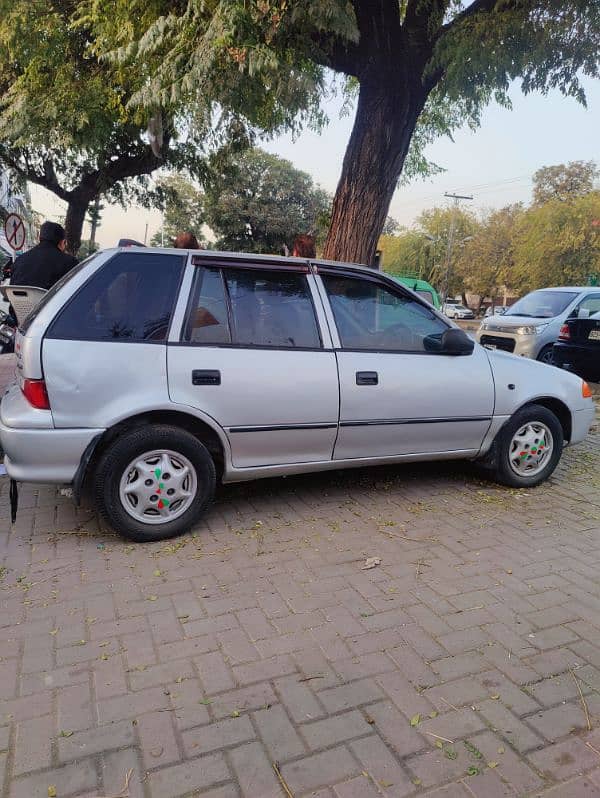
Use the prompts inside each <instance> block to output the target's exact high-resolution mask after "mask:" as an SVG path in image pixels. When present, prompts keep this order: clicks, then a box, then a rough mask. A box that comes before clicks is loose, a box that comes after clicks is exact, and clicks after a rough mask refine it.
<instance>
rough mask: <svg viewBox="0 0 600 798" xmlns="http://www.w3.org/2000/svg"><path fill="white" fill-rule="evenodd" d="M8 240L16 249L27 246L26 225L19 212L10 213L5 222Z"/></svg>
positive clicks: (5, 232)
mask: <svg viewBox="0 0 600 798" xmlns="http://www.w3.org/2000/svg"><path fill="white" fill-rule="evenodd" d="M4 234H5V235H6V240H7V241H8V243H9V244H10V246H11V247H12V248H13V249H14V250H19V249H23V247H24V246H25V225H24V223H23V219H21V217H20V216H19V215H18V214H17V213H9V214H8V216H7V217H6V221H5V222H4Z"/></svg>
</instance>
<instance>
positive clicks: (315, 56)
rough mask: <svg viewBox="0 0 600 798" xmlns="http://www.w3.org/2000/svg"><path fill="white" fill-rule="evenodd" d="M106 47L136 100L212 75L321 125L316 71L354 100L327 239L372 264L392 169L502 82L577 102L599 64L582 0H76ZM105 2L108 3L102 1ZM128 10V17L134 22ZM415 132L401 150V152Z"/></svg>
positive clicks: (248, 99)
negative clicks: (133, 80)
mask: <svg viewBox="0 0 600 798" xmlns="http://www.w3.org/2000/svg"><path fill="white" fill-rule="evenodd" d="M86 4H87V6H88V7H89V8H90V9H91V11H90V14H91V15H92V16H93V17H94V18H95V20H96V25H97V28H98V27H99V29H100V33H101V35H100V36H99V39H100V41H101V46H102V47H103V48H104V50H105V51H108V50H111V49H112V50H115V48H116V49H117V57H118V58H119V59H120V63H121V64H125V63H132V62H133V63H136V64H138V69H139V70H140V71H141V72H142V74H144V76H145V77H146V80H145V81H144V83H143V85H142V86H140V88H139V90H138V92H137V93H136V94H135V95H134V98H133V101H134V102H140V103H141V104H142V105H144V106H145V107H150V108H151V107H153V106H154V105H156V103H162V102H164V101H166V100H169V101H172V100H173V99H174V98H176V97H180V96H185V97H186V98H188V99H192V100H193V101H195V102H202V98H203V97H204V96H206V93H207V92H210V91H212V89H213V88H214V87H215V86H216V87H217V88H218V92H219V93H220V94H221V96H222V98H224V99H225V100H226V104H229V105H230V106H233V107H237V108H238V109H243V111H244V113H245V114H246V116H247V119H248V120H249V122H250V123H251V124H252V125H255V126H257V127H258V128H261V129H266V128H269V129H275V128H277V127H279V128H281V127H288V128H292V129H297V128H298V126H299V125H302V124H305V123H309V124H317V125H318V124H320V123H321V122H322V121H323V118H322V115H321V113H320V111H319V102H320V98H321V97H322V95H323V92H324V91H325V90H326V89H327V75H328V74H329V73H328V72H327V70H332V71H333V72H334V73H336V74H337V75H339V76H340V78H341V85H342V87H343V89H344V90H349V91H352V92H354V93H355V96H356V97H357V109H356V118H355V123H354V128H353V131H352V134H351V138H350V141H349V144H348V149H347V151H346V157H345V159H344V163H343V167H342V174H341V177H340V182H339V184H338V189H337V192H336V196H335V200H334V205H333V212H332V221H331V227H330V230H329V235H328V239H327V242H326V246H325V254H326V256H328V257H332V258H338V259H349V260H359V261H367V262H370V261H371V260H372V258H373V255H374V252H375V247H376V245H377V240H378V238H379V235H380V233H381V231H382V229H383V225H384V223H385V219H386V214H387V210H388V207H389V202H390V200H391V197H392V195H393V192H394V190H395V188H396V185H397V183H398V180H399V178H400V176H401V174H402V172H403V169H404V168H405V165H407V166H406V168H407V169H408V172H409V173H410V172H412V171H414V170H417V171H419V170H423V169H424V168H427V164H426V161H425V159H424V156H423V147H424V146H425V145H426V144H427V143H428V142H429V141H430V140H431V139H432V137H434V136H437V135H439V134H444V133H447V134H450V133H451V132H452V130H453V129H455V128H456V127H457V126H459V125H462V124H464V123H465V122H466V123H468V124H469V125H471V126H473V127H476V126H477V125H478V124H479V121H480V115H481V111H482V109H483V107H484V106H485V105H486V104H487V103H488V102H489V101H490V100H495V101H497V102H499V103H502V104H504V105H506V106H509V105H510V99H509V94H508V89H509V86H510V84H511V81H513V80H515V79H519V80H520V81H521V86H522V89H523V91H524V92H526V93H527V92H531V91H541V92H544V93H545V92H547V91H549V90H550V89H558V90H560V91H562V92H563V93H564V94H565V95H568V96H571V97H574V98H575V99H577V100H579V101H580V102H584V101H585V96H584V92H583V88H582V85H581V82H580V75H581V74H585V75H588V76H597V75H598V70H599V53H600V5H599V4H598V3H590V2H589V1H588V0H532V1H531V2H508V1H507V0H471V2H468V3H467V2H463V0H404V1H403V2H400V3H399V2H398V0H318V1H315V0H296V2H294V3H290V2H288V0H250V2H248V1H247V0H206V1H205V2H202V3H199V2H197V0H153V2H152V3H147V2H145V0H131V2H125V0H120V2H118V3H115V2H114V0H87V3H86ZM109 9H110V14H109V13H107V12H108V10H109ZM131 16H133V17H135V19H136V20H138V19H139V24H138V23H137V22H136V23H135V24H134V23H132V22H131ZM411 143H412V147H413V150H412V157H411V155H410V154H409V152H410V148H411Z"/></svg>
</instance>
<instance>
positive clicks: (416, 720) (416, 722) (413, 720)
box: [410, 712, 421, 726]
mask: <svg viewBox="0 0 600 798" xmlns="http://www.w3.org/2000/svg"><path fill="white" fill-rule="evenodd" d="M420 721H421V714H420V713H419V712H417V714H416V715H413V716H412V718H411V719H410V725H411V726H418V725H419V723H420Z"/></svg>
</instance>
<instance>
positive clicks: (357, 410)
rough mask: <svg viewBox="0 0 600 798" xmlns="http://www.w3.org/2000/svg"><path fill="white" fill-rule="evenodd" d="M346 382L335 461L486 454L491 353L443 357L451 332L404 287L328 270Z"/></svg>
mask: <svg viewBox="0 0 600 798" xmlns="http://www.w3.org/2000/svg"><path fill="white" fill-rule="evenodd" d="M319 272H320V275H321V276H320V279H321V280H322V285H323V288H324V291H325V293H326V298H327V299H328V302H329V305H328V313H331V324H332V326H333V325H334V329H335V331H336V333H337V336H338V340H335V338H334V345H335V346H336V357H337V361H338V369H339V375H340V429H339V433H338V438H337V442H336V446H335V451H334V459H336V460H344V459H349V458H357V457H389V456H394V455H409V454H435V453H440V454H442V453H449V452H454V453H456V452H464V453H465V454H469V453H474V452H476V451H477V450H478V449H479V448H480V446H481V443H482V440H483V438H484V436H485V434H486V432H487V430H488V428H489V426H490V422H491V417H492V414H493V410H494V384H493V378H492V373H491V368H490V364H489V360H488V357H487V354H486V352H485V350H484V349H483V348H482V347H480V346H477V345H476V346H475V348H474V350H473V353H472V354H470V355H466V356H448V355H442V354H439V353H436V352H435V349H436V348H439V345H440V339H441V336H442V333H443V332H444V331H445V330H446V329H448V327H449V326H450V325H448V324H447V323H446V322H445V321H444V320H443V319H441V318H440V316H439V315H438V314H436V313H435V312H434V311H433V309H431V308H430V307H428V306H426V305H425V304H424V303H422V302H420V301H419V300H417V299H416V298H414V297H413V296H412V295H410V294H409V293H408V292H406V291H404V290H403V289H402V288H401V287H399V286H394V285H393V284H390V282H388V281H384V280H382V279H381V278H378V277H376V276H373V277H370V276H365V275H364V273H360V274H358V273H356V272H355V273H352V272H349V273H340V272H339V271H338V270H336V271H333V270H332V271H327V270H322V269H319Z"/></svg>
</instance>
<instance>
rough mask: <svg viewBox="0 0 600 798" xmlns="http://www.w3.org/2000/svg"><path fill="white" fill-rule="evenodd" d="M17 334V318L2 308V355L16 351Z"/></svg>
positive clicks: (0, 343) (0, 338) (0, 351)
mask: <svg viewBox="0 0 600 798" xmlns="http://www.w3.org/2000/svg"><path fill="white" fill-rule="evenodd" d="M16 334H17V322H16V320H15V319H14V318H13V317H12V316H11V315H10V314H9V313H5V312H4V311H3V310H0V355H7V354H9V353H10V352H14V351H15V335H16Z"/></svg>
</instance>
